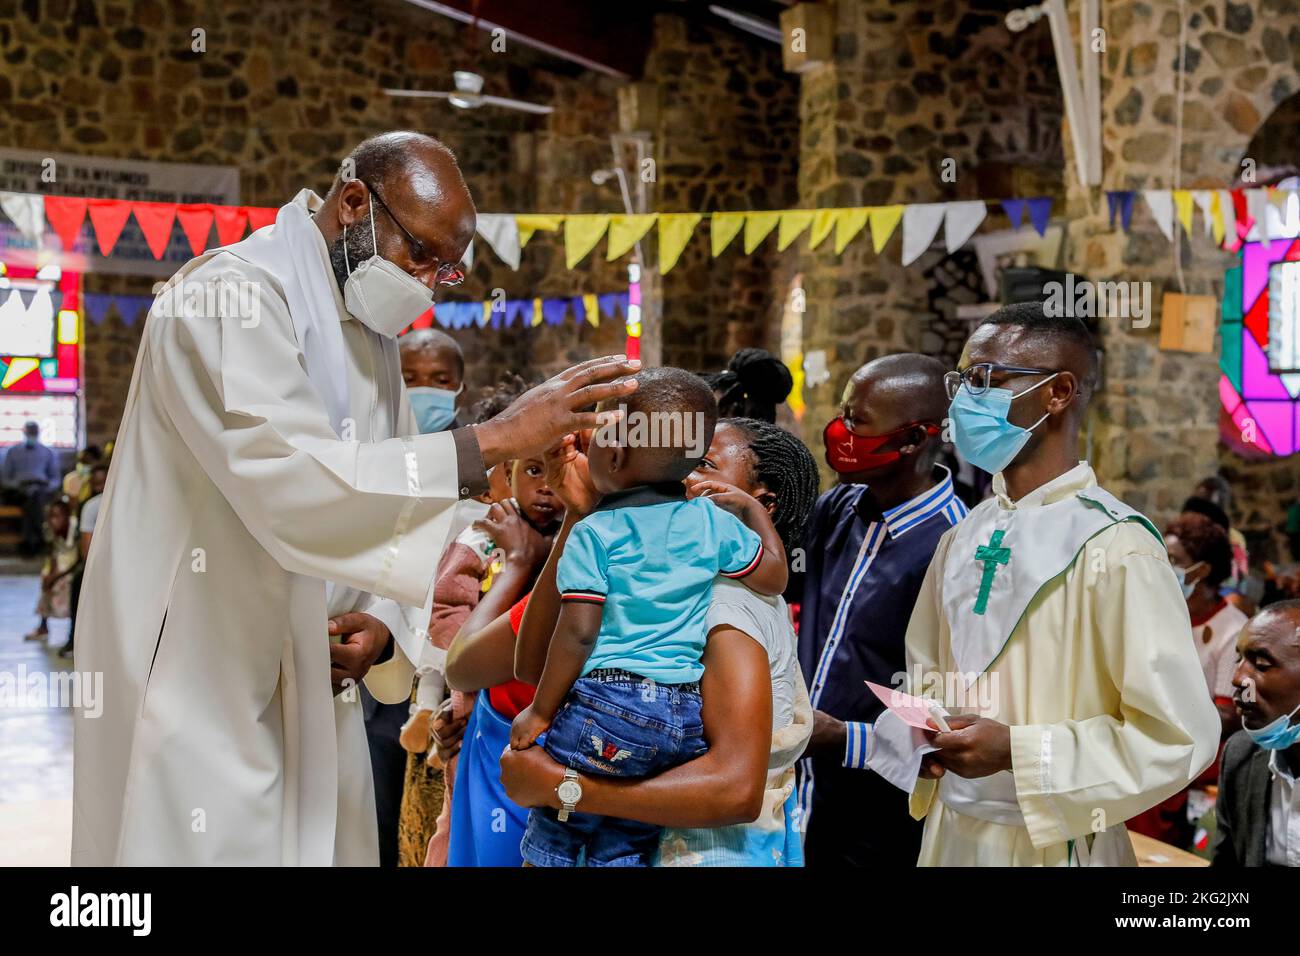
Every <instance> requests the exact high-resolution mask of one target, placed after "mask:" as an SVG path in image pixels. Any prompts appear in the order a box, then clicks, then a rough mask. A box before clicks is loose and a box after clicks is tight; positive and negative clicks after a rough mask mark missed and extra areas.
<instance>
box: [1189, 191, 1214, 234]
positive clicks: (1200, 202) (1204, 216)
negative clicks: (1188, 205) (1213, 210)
mask: <svg viewBox="0 0 1300 956" xmlns="http://www.w3.org/2000/svg"><path fill="white" fill-rule="evenodd" d="M1213 195H1214V193H1213V192H1211V191H1210V190H1208V189H1193V190H1192V202H1194V203H1196V208H1197V209H1199V210H1200V211H1201V221H1202V222H1203V223H1204V224H1205V234H1206V235H1207V236H1209V235H1213V234H1214V217H1213V216H1212V215H1211V214H1210V202H1211V197H1212V196H1213Z"/></svg>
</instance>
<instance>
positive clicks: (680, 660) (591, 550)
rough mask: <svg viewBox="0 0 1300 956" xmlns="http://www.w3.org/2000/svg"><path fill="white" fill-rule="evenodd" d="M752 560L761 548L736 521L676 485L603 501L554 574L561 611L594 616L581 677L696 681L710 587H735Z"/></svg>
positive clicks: (578, 529) (580, 526) (577, 529)
mask: <svg viewBox="0 0 1300 956" xmlns="http://www.w3.org/2000/svg"><path fill="white" fill-rule="evenodd" d="M762 556H763V543H762V541H761V540H760V539H759V537H758V535H757V534H756V533H754V532H753V531H751V530H750V529H749V528H747V527H745V525H744V524H743V523H742V522H741V520H740V519H739V518H737V517H736V516H735V515H733V514H732V513H731V512H729V511H724V510H723V509H722V508H719V507H718V506H717V505H715V504H713V503H712V502H711V501H709V500H708V498H691V499H687V498H686V492H685V489H684V488H683V486H682V485H681V484H678V483H676V482H674V483H671V484H659V485H642V486H639V487H636V488H629V489H627V490H626V491H621V492H617V493H615V494H612V495H606V496H605V498H604V499H603V500H602V501H601V503H600V506H599V507H598V508H597V509H596V510H595V511H594V512H592V513H591V514H590V515H588V516H587V517H585V518H583V519H582V520H581V521H579V522H578V523H577V524H576V525H574V526H573V530H572V531H571V532H570V533H569V540H568V541H567V542H566V543H565V545H564V552H563V554H561V555H560V563H559V566H558V567H557V568H556V584H557V585H558V587H559V591H560V599H561V600H562V601H584V602H588V603H592V604H600V605H603V608H604V610H603V613H602V616H601V620H600V633H599V634H598V635H597V638H596V646H595V647H594V648H593V649H592V652H591V656H590V657H589V658H587V663H586V666H585V667H583V669H582V673H583V674H584V675H585V674H588V673H590V672H591V671H593V670H596V669H598V668H620V669H622V670H626V671H631V672H632V673H633V674H637V675H639V676H641V677H648V678H650V679H651V680H653V681H655V682H657V683H660V684H684V683H689V682H691V681H696V680H699V679H700V675H701V674H703V673H704V665H703V664H701V663H700V658H701V657H702V656H703V654H704V642H705V639H706V638H707V637H708V629H707V626H706V624H705V615H706V614H707V612H708V609H709V595H710V592H711V590H712V587H713V580H714V578H716V577H717V576H718V575H719V574H721V575H724V576H725V577H729V578H743V577H745V576H746V575H747V574H750V573H751V572H753V570H754V569H755V568H757V567H758V562H759V560H760V559H761V558H762Z"/></svg>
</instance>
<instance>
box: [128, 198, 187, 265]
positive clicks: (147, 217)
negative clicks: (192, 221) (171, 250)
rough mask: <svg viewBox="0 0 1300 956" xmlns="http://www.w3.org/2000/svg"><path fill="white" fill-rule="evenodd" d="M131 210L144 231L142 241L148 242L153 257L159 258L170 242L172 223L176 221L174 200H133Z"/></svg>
mask: <svg viewBox="0 0 1300 956" xmlns="http://www.w3.org/2000/svg"><path fill="white" fill-rule="evenodd" d="M131 212H133V213H135V221H136V223H137V224H138V225H139V226H140V231H141V232H143V233H144V241H145V242H147V243H148V244H149V251H150V252H152V253H153V257H154V258H155V259H161V258H162V257H163V254H164V253H165V252H166V251H167V243H169V242H171V238H172V225H173V224H174V223H175V222H176V203H174V202H134V203H131Z"/></svg>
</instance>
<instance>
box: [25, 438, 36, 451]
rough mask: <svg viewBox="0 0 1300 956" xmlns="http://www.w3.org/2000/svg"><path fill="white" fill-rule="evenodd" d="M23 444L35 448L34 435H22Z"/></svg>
mask: <svg viewBox="0 0 1300 956" xmlns="http://www.w3.org/2000/svg"><path fill="white" fill-rule="evenodd" d="M23 444H24V445H26V446H27V447H28V448H35V447H36V436H35V435H24V436H23Z"/></svg>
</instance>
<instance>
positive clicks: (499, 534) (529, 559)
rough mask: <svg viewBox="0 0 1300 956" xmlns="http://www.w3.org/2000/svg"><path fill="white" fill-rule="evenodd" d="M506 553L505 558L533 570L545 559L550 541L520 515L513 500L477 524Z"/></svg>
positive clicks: (503, 502)
mask: <svg viewBox="0 0 1300 956" xmlns="http://www.w3.org/2000/svg"><path fill="white" fill-rule="evenodd" d="M474 528H475V530H477V531H482V532H483V533H484V534H486V535H487V536H488V537H490V538H491V539H492V542H493V543H494V544H495V545H496V546H497V547H498V548H500V549H501V550H502V551H503V552H504V553H505V559H506V560H507V561H510V562H514V563H516V564H519V565H522V566H524V567H527V568H528V569H529V570H530V571H531V570H532V569H533V568H535V567H537V566H538V565H539V564H541V563H542V562H543V561H545V560H546V555H547V554H549V553H550V550H551V545H550V541H549V540H548V539H547V538H545V537H543V536H542V535H541V533H540V532H538V530H537V529H536V528H534V527H533V526H532V525H530V524H529V523H528V521H527V519H525V518H524V516H523V515H522V514H520V513H519V507H518V505H516V504H515V503H514V501H501V502H498V503H496V504H494V505H493V506H492V507H491V508H489V509H488V513H487V517H485V518H480V519H479V520H478V521H475V522H474Z"/></svg>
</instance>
